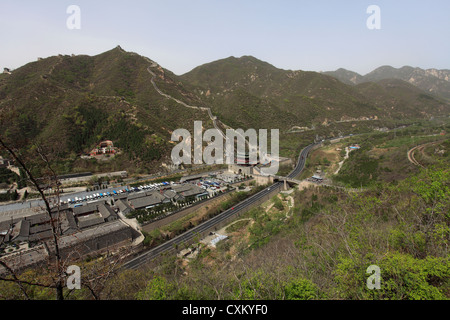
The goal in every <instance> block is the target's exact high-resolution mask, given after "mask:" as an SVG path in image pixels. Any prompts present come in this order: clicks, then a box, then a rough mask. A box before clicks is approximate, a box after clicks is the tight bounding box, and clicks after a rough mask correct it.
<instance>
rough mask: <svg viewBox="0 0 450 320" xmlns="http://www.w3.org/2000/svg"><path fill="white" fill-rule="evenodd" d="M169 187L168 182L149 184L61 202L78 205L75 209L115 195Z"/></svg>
mask: <svg viewBox="0 0 450 320" xmlns="http://www.w3.org/2000/svg"><path fill="white" fill-rule="evenodd" d="M166 185H169V183H168V182H161V183H153V184H149V185H141V186H139V187H130V189H128V188H123V189H119V190H113V191H112V192H109V191H107V192H98V193H94V194H91V195H87V196H84V197H74V198H70V199H68V200H67V201H63V200H61V204H76V205H75V207H77V206H82V205H83V204H82V203H83V202H89V201H93V200H97V199H101V198H105V197H112V196H114V195H119V194H122V193H130V192H139V191H143V190H156V189H158V188H160V187H162V186H166Z"/></svg>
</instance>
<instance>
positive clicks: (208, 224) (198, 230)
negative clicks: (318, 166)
mask: <svg viewBox="0 0 450 320" xmlns="http://www.w3.org/2000/svg"><path fill="white" fill-rule="evenodd" d="M315 145H316V144H311V145H309V146H307V147H306V148H304V149H303V150H302V151H301V153H300V156H299V158H298V162H297V165H296V167H295V169H294V170H293V171H292V172H291V173H290V174H289V176H288V177H289V178H295V177H296V176H297V175H299V174H300V172H301V171H302V170H303V168H304V166H305V162H306V158H307V156H308V153H309V152H310V151H311V149H312V148H313V147H314V146H315ZM282 187H283V183H282V182H276V183H274V184H273V185H271V186H270V187H268V188H265V189H264V190H262V191H260V192H258V193H257V194H255V195H253V196H251V197H249V198H247V199H245V200H244V201H242V202H240V203H239V204H237V205H236V206H234V207H233V208H231V209H228V210H226V211H224V212H222V213H221V214H219V215H217V216H215V217H213V218H211V219H209V220H208V221H205V222H203V223H202V224H200V225H198V226H196V227H195V228H193V229H191V230H189V231H186V232H185V233H183V234H181V235H179V236H178V237H175V238H173V239H171V240H169V241H167V242H165V243H163V244H161V245H159V246H158V247H155V248H153V249H150V250H149V251H147V252H145V253H143V254H141V255H139V256H138V257H136V258H134V259H132V260H130V261H128V262H126V263H125V264H124V265H123V268H124V269H137V268H139V267H140V266H142V265H144V264H145V263H147V262H148V261H151V260H152V259H154V258H156V257H157V256H159V255H161V254H163V253H166V254H167V253H171V252H172V251H176V250H177V247H178V246H180V245H182V244H183V243H188V242H190V241H191V240H192V239H193V238H194V237H196V236H197V235H201V234H203V233H205V232H207V231H210V230H213V229H214V227H216V226H217V225H219V224H220V223H221V222H223V221H225V220H227V219H229V218H230V217H232V216H235V215H237V214H239V213H242V212H245V210H246V209H247V208H248V207H251V205H252V204H254V203H255V202H257V201H259V200H261V199H262V198H264V197H266V196H268V195H270V194H272V193H274V194H276V193H278V192H280V191H281V189H282Z"/></svg>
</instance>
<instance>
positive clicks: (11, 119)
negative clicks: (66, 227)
mask: <svg viewBox="0 0 450 320" xmlns="http://www.w3.org/2000/svg"><path fill="white" fill-rule="evenodd" d="M150 65H151V61H149V60H148V59H146V58H144V57H141V56H139V55H137V54H134V53H129V52H125V51H123V50H122V49H121V48H120V47H117V48H115V49H113V50H110V51H108V52H105V53H103V54H100V55H97V56H93V57H90V56H61V55H60V56H55V57H50V58H47V59H43V60H40V61H36V62H32V63H29V64H27V65H25V66H23V67H21V68H19V69H17V70H15V71H14V72H13V74H12V75H10V76H8V77H7V78H4V79H3V81H1V83H0V98H1V100H0V115H1V117H0V128H1V129H0V134H1V135H2V136H4V137H5V138H6V140H7V141H9V142H10V143H11V144H12V145H14V146H15V147H17V148H19V149H21V150H22V151H23V152H26V151H30V152H31V151H32V147H31V146H32V142H33V143H34V142H38V143H39V144H40V145H42V146H43V148H44V149H45V150H47V152H48V153H49V154H51V155H52V157H54V158H55V161H57V162H58V161H61V162H62V163H61V166H60V167H59V168H58V169H59V170H58V171H61V172H64V171H70V170H72V169H73V168H74V167H75V168H76V167H80V166H81V167H84V169H90V168H89V167H87V168H86V165H87V164H85V163H80V162H82V161H81V160H80V159H79V156H80V155H82V154H83V153H87V152H89V151H90V150H91V149H92V148H93V147H94V146H95V145H96V144H97V143H99V142H100V141H101V140H103V139H109V140H113V141H114V142H115V145H116V146H117V147H119V148H120V149H121V150H122V151H124V152H123V155H122V156H121V157H119V159H118V160H117V161H118V164H117V167H122V166H130V169H133V167H134V168H137V167H139V168H148V169H149V170H150V169H155V167H158V166H159V164H160V163H161V162H163V161H165V162H168V161H169V160H170V159H169V158H168V157H169V156H170V150H171V144H170V143H169V141H170V136H171V132H172V131H173V130H175V129H177V128H191V127H192V124H193V121H194V120H203V121H204V125H205V126H208V125H209V126H212V123H211V122H210V121H209V117H208V115H207V113H206V112H204V111H198V110H194V109H189V108H185V107H183V106H181V105H179V104H177V103H176V102H174V101H173V100H171V99H168V98H166V97H163V96H161V95H160V94H159V93H158V92H157V91H156V90H155V88H154V87H153V85H152V83H151V79H152V75H151V74H150V73H149V72H148V70H147V68H149V66H150ZM152 71H153V72H154V73H155V74H156V79H155V82H156V83H157V85H158V87H159V88H160V89H161V90H163V91H164V92H165V93H167V94H169V95H172V96H174V97H176V98H179V99H183V101H185V102H187V103H191V104H195V103H196V102H198V101H195V97H194V96H193V95H190V94H189V93H188V92H186V91H185V90H184V89H183V87H182V86H181V85H179V84H178V83H177V82H176V80H174V78H172V76H173V74H172V73H171V72H168V71H166V70H164V69H162V68H153V69H152ZM94 169H96V168H94ZM112 169H116V166H113V168H112Z"/></svg>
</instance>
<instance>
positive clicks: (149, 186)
mask: <svg viewBox="0 0 450 320" xmlns="http://www.w3.org/2000/svg"><path fill="white" fill-rule="evenodd" d="M169 184H173V182H170V183H169V182H160V183H151V184H145V185H141V186H139V187H134V188H132V189H133V191H143V190H157V189H159V188H161V187H164V186H168V185H169Z"/></svg>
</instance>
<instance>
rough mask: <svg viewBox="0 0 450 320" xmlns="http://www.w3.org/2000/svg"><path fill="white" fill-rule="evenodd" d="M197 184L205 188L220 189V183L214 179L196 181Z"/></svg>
mask: <svg viewBox="0 0 450 320" xmlns="http://www.w3.org/2000/svg"><path fill="white" fill-rule="evenodd" d="M197 185H198V186H199V187H201V188H203V189H205V190H207V189H211V190H218V189H220V183H218V182H216V181H209V180H201V181H200V182H198V183H197Z"/></svg>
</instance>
